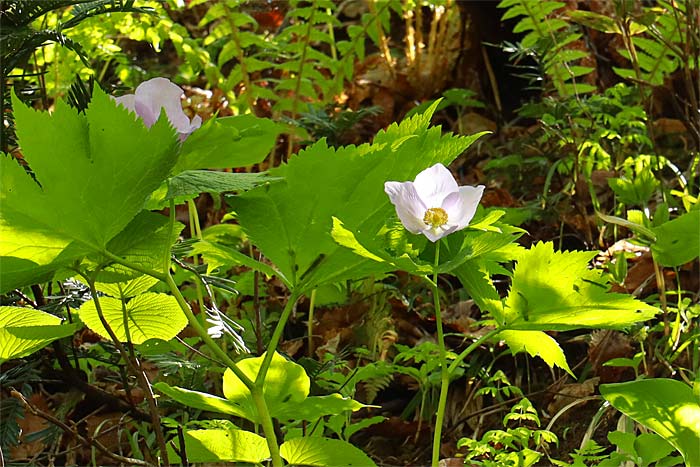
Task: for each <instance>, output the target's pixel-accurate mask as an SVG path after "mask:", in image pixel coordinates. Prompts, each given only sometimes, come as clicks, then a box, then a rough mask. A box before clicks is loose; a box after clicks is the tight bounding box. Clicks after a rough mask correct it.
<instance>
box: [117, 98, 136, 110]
mask: <svg viewBox="0 0 700 467" xmlns="http://www.w3.org/2000/svg"><path fill="white" fill-rule="evenodd" d="M113 99H114V100H115V101H117V104H119V105H121V106H124V107H125V108H126V109H127V110H131V111H132V112H136V96H135V95H133V94H124V95H123V96H120V97H113Z"/></svg>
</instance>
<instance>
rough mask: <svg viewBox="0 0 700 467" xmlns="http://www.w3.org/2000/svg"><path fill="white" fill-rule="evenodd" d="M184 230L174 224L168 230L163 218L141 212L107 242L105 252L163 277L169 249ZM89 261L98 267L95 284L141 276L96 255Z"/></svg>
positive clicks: (168, 258)
mask: <svg viewBox="0 0 700 467" xmlns="http://www.w3.org/2000/svg"><path fill="white" fill-rule="evenodd" d="M184 227H185V226H184V225H183V224H181V223H179V222H175V224H174V225H173V228H172V229H171V228H170V220H169V219H168V218H167V217H165V216H163V215H162V214H159V213H155V212H148V211H141V213H139V215H137V216H136V217H135V218H134V219H133V220H132V221H131V222H130V223H129V225H127V226H126V228H125V229H124V230H122V231H121V232H120V233H119V234H118V235H117V236H116V237H114V238H113V239H112V240H110V242H109V244H108V245H107V250H108V251H110V252H111V253H113V254H115V255H117V256H120V257H122V258H124V259H125V260H127V261H129V262H130V263H131V264H134V265H137V266H140V267H142V268H146V269H153V270H155V271H158V272H161V273H163V272H165V271H167V270H168V268H169V267H170V249H171V247H172V245H173V244H174V243H175V241H176V240H177V238H178V236H179V235H180V232H181V231H182V229H183V228H184ZM91 258H92V259H93V260H94V261H95V262H96V263H97V264H99V265H100V266H101V269H100V271H99V272H98V276H97V280H98V281H99V282H123V281H125V280H129V279H133V278H135V277H138V276H139V275H140V274H141V273H139V272H136V271H134V270H132V269H130V268H127V267H125V266H121V265H119V264H111V263H112V260H111V259H109V258H106V257H104V256H102V255H100V254H97V255H93V256H91ZM104 265H108V266H104ZM95 269H97V268H95Z"/></svg>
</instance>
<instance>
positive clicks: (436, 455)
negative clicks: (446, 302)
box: [431, 240, 450, 467]
mask: <svg viewBox="0 0 700 467" xmlns="http://www.w3.org/2000/svg"><path fill="white" fill-rule="evenodd" d="M439 263H440V240H438V241H437V243H435V266H434V270H433V282H432V289H433V303H434V306H435V323H436V325H437V337H438V346H439V348H440V398H439V400H438V410H437V417H436V418H435V433H434V434H433V457H432V462H431V465H432V467H438V464H439V463H440V441H441V440H442V424H443V421H444V419H445V407H446V406H447V390H448V389H449V386H450V373H449V370H448V368H447V351H446V349H445V334H444V332H443V330H442V313H441V311H440V289H439V288H438V265H439Z"/></svg>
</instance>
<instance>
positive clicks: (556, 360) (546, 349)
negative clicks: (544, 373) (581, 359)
mask: <svg viewBox="0 0 700 467" xmlns="http://www.w3.org/2000/svg"><path fill="white" fill-rule="evenodd" d="M498 338H499V339H503V340H504V341H505V342H506V344H508V347H509V348H510V350H511V351H512V352H513V354H516V353H518V352H523V351H525V352H527V353H529V354H530V355H532V356H533V357H540V358H541V359H542V360H544V361H545V363H546V364H547V365H549V366H550V367H553V366H555V365H556V366H558V367H559V368H561V369H563V370H564V371H566V372H567V373H569V374H570V375H571V376H574V374H573V373H572V372H571V369H570V368H569V364H568V363H566V355H564V352H563V351H562V350H561V347H559V344H558V343H557V341H555V340H554V338H553V337H552V336H550V335H549V334H545V333H544V332H542V331H501V332H500V333H499V334H498Z"/></svg>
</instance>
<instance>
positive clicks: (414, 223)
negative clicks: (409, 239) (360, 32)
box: [384, 164, 484, 242]
mask: <svg viewBox="0 0 700 467" xmlns="http://www.w3.org/2000/svg"><path fill="white" fill-rule="evenodd" d="M384 191H385V192H386V194H387V195H389V199H391V202H392V204H393V205H394V206H395V207H396V214H398V216H399V219H401V223H402V224H403V226H404V227H406V229H407V230H408V231H409V232H412V233H414V234H423V235H425V236H426V237H428V240H430V241H431V242H436V241H438V240H440V239H441V238H442V237H444V236H445V235H449V234H451V233H452V232H456V231H458V230H462V229H463V228H465V227H466V226H468V225H469V222H470V221H471V220H472V218H473V217H474V214H475V213H476V207H477V206H478V205H479V200H481V196H482V195H483V194H484V186H483V185H479V186H475V187H474V186H458V185H457V182H455V179H454V177H452V174H451V173H450V171H449V170H448V169H447V168H446V167H445V166H444V165H442V164H435V165H434V166H432V167H430V168H428V169H425V170H424V171H422V172H421V173H419V174H418V175H417V176H416V179H415V181H413V182H386V183H385V184H384Z"/></svg>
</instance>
